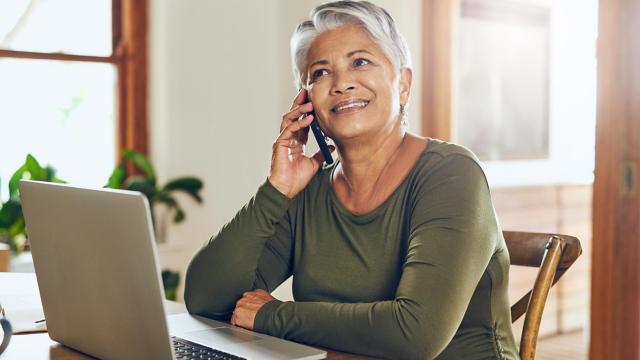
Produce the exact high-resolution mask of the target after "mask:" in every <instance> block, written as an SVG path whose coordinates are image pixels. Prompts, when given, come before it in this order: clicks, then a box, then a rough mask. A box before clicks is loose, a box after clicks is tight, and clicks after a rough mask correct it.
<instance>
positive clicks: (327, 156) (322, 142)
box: [310, 114, 333, 164]
mask: <svg viewBox="0 0 640 360" xmlns="http://www.w3.org/2000/svg"><path fill="white" fill-rule="evenodd" d="M313 117H314V119H313V121H312V122H311V125H310V126H311V131H312V132H313V137H315V138H316V141H317V142H318V147H319V148H320V152H322V157H324V162H326V163H327V164H333V157H332V156H331V151H330V150H329V145H327V140H326V139H325V136H324V133H323V132H322V130H321V129H320V125H318V120H317V118H316V115H315V114H313Z"/></svg>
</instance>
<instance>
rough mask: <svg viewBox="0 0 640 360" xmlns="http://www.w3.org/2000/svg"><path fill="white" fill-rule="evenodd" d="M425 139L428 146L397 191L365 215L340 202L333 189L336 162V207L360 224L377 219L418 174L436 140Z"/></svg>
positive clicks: (331, 178)
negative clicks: (422, 162) (421, 160)
mask: <svg viewBox="0 0 640 360" xmlns="http://www.w3.org/2000/svg"><path fill="white" fill-rule="evenodd" d="M425 139H426V140H427V146H426V147H425V148H424V150H423V151H422V153H421V154H420V156H418V160H416V162H415V164H413V167H412V168H411V171H409V172H408V173H407V175H406V176H405V177H404V179H402V181H401V182H400V184H399V185H398V186H397V187H396V188H395V189H393V191H392V192H391V194H389V196H388V197H387V198H386V199H385V200H384V201H383V202H382V203H381V204H380V205H378V206H377V207H375V208H373V209H372V210H370V211H368V212H366V213H364V214H355V213H353V212H352V211H351V210H349V209H347V207H346V206H344V204H342V201H340V199H339V198H338V194H336V191H335V189H334V188H333V174H334V172H335V171H336V168H337V167H338V163H339V162H340V160H336V161H335V163H334V164H333V166H332V167H331V171H329V193H330V195H331V200H332V202H333V203H334V204H335V206H336V207H337V208H338V210H339V211H340V212H341V213H343V214H344V215H346V216H348V217H349V218H351V219H352V220H354V221H356V222H358V223H366V222H369V221H371V220H373V219H374V218H376V217H377V216H378V215H379V213H380V212H382V211H383V210H384V209H385V208H386V207H387V206H388V204H389V203H390V202H391V199H393V198H395V197H396V196H397V193H398V192H399V191H400V189H401V188H404V187H405V184H406V183H407V182H408V181H409V179H410V178H411V177H413V174H414V173H415V172H416V169H417V167H418V163H419V162H420V159H422V157H423V156H425V155H426V154H427V152H428V151H429V150H430V148H431V146H432V144H433V140H434V139H432V138H429V137H427V138H425Z"/></svg>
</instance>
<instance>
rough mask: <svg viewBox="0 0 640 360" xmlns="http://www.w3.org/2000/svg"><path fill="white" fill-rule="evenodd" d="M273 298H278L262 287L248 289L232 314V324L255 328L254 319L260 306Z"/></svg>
mask: <svg viewBox="0 0 640 360" xmlns="http://www.w3.org/2000/svg"><path fill="white" fill-rule="evenodd" d="M271 300H277V299H276V298H274V297H273V296H271V294H269V293H268V292H266V291H264V290H262V289H255V290H253V291H247V292H245V293H244V294H242V298H241V299H240V300H238V301H237V302H236V308H235V309H234V310H233V315H231V325H235V326H240V327H243V328H245V329H249V330H253V321H254V320H255V318H256V314H257V313H258V310H260V308H261V307H262V306H263V305H264V304H266V303H268V302H269V301H271Z"/></svg>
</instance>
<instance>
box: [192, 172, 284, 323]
mask: <svg viewBox="0 0 640 360" xmlns="http://www.w3.org/2000/svg"><path fill="white" fill-rule="evenodd" d="M291 202H292V200H290V199H289V198H287V197H286V196H285V195H283V194H281V193H280V192H279V191H278V190H277V189H276V188H274V187H273V186H272V185H271V184H270V183H269V181H266V182H265V183H264V184H263V185H262V186H260V188H259V189H258V192H257V193H256V195H255V196H254V197H253V198H252V199H251V200H250V201H249V202H248V203H247V204H246V205H245V206H244V207H243V208H242V209H241V210H240V211H238V213H237V214H236V215H235V217H234V218H233V219H232V220H231V221H230V222H229V223H227V224H226V225H225V226H223V227H222V229H221V230H220V232H219V233H218V234H217V235H216V236H214V237H213V238H211V239H210V240H209V241H208V243H206V244H205V245H204V246H203V247H202V248H201V249H200V250H199V251H198V252H197V253H196V255H195V256H194V257H193V259H192V260H191V263H190V264H189V267H188V268H187V275H186V281H185V295H184V298H185V303H186V306H187V309H188V311H189V312H190V313H194V314H198V315H202V316H207V317H210V318H215V319H222V320H227V319H229V318H230V317H231V313H232V312H233V309H234V308H235V303H236V301H237V300H238V299H239V298H241V297H242V293H243V292H245V291H249V290H253V289H256V288H262V289H266V290H268V291H272V290H273V289H274V288H275V287H277V286H278V285H279V284H280V283H282V282H283V281H284V280H286V279H287V278H288V277H289V276H290V275H291V248H292V243H291V233H290V225H289V223H288V221H287V218H288V216H287V208H288V206H289V205H290V204H291Z"/></svg>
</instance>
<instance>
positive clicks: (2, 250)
mask: <svg viewBox="0 0 640 360" xmlns="http://www.w3.org/2000/svg"><path fill="white" fill-rule="evenodd" d="M10 258H11V249H10V248H9V245H7V244H4V243H0V272H7V271H9V259H10Z"/></svg>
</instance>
